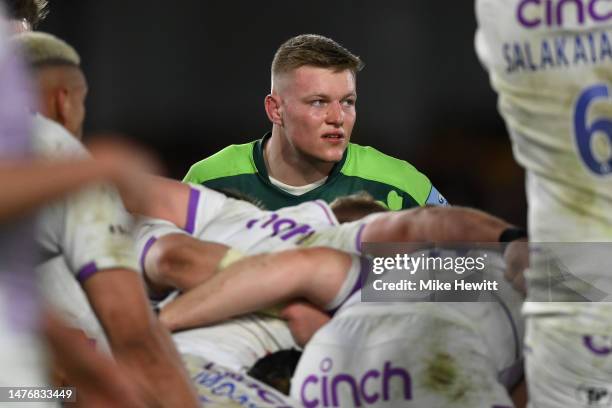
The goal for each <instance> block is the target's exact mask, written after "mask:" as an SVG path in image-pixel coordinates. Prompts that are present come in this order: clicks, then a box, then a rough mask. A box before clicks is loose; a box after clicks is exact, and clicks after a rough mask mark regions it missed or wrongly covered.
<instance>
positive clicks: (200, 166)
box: [183, 141, 257, 183]
mask: <svg viewBox="0 0 612 408" xmlns="http://www.w3.org/2000/svg"><path fill="white" fill-rule="evenodd" d="M255 143H257V141H253V142H249V143H243V144H234V145H230V146H227V147H225V148H223V149H222V150H220V151H218V152H217V153H215V154H213V155H212V156H209V157H207V158H205V159H203V160H200V161H199V162H197V163H195V164H193V165H192V166H191V168H190V169H189V171H188V172H187V175H186V176H185V178H184V179H183V181H185V182H191V183H203V182H205V181H208V180H214V179H218V178H222V177H229V176H237V175H240V174H251V173H256V171H257V169H256V167H255V162H254V158H253V148H254V146H255Z"/></svg>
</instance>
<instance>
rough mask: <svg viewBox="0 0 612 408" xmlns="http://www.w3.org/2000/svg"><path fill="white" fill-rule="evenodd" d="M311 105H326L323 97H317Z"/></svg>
mask: <svg viewBox="0 0 612 408" xmlns="http://www.w3.org/2000/svg"><path fill="white" fill-rule="evenodd" d="M310 105H312V106H314V107H320V106H325V100H323V99H315V100H313V101H310Z"/></svg>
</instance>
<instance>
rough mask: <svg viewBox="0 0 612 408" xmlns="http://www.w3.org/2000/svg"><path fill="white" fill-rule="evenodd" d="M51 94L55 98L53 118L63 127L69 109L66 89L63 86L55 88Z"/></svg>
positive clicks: (69, 104) (66, 120)
mask: <svg viewBox="0 0 612 408" xmlns="http://www.w3.org/2000/svg"><path fill="white" fill-rule="evenodd" d="M53 96H54V100H55V120H56V121H57V122H59V123H60V124H61V125H62V126H64V127H65V126H66V124H67V122H68V118H69V117H70V116H69V115H70V110H71V103H70V98H69V95H68V90H67V89H66V88H63V87H60V88H57V89H56V90H55V92H54V95H53Z"/></svg>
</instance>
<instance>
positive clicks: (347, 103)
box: [280, 66, 357, 163]
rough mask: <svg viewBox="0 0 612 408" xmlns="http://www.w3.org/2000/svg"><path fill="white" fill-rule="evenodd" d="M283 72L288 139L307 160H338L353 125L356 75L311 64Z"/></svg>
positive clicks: (282, 103) (283, 121)
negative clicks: (284, 74)
mask: <svg viewBox="0 0 612 408" xmlns="http://www.w3.org/2000/svg"><path fill="white" fill-rule="evenodd" d="M286 75H287V77H286V78H285V79H284V80H285V81H284V84H283V85H284V86H283V88H282V89H283V90H282V91H281V93H280V96H281V101H282V102H281V115H282V123H283V129H284V133H285V137H286V138H287V141H288V142H289V144H290V145H291V146H292V147H293V149H295V150H296V151H297V152H299V153H301V154H302V155H304V156H306V157H308V158H310V159H315V160H317V161H323V162H327V163H329V162H338V161H340V160H341V159H342V155H343V154H344V150H345V149H346V147H347V144H348V142H349V140H350V138H351V132H352V131H353V125H354V124H355V118H356V111H355V101H356V99H357V93H356V88H355V76H354V75H353V73H352V72H351V71H350V70H348V69H347V70H344V71H338V72H336V71H334V70H331V69H328V68H319V67H313V66H302V67H300V68H298V69H296V70H295V71H293V72H290V73H288V74H286Z"/></svg>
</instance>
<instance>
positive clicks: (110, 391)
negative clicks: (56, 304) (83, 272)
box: [43, 311, 148, 408]
mask: <svg viewBox="0 0 612 408" xmlns="http://www.w3.org/2000/svg"><path fill="white" fill-rule="evenodd" d="M43 333H44V335H45V338H46V340H47V343H48V345H49V349H50V351H51V353H52V356H53V360H54V362H53V363H54V368H56V369H57V370H58V371H59V372H61V374H62V379H63V380H64V381H63V382H62V383H60V384H55V385H56V386H73V387H76V389H77V390H78V394H79V395H78V403H79V406H83V407H107V406H112V407H125V408H131V407H142V408H144V407H146V406H148V405H147V404H146V403H145V399H146V398H145V396H143V395H140V394H139V390H138V389H137V387H136V386H135V384H134V383H133V382H132V381H131V379H130V378H129V377H128V376H127V375H126V374H125V372H124V371H123V370H121V369H120V367H119V366H118V365H117V364H116V363H115V362H114V361H113V360H112V359H110V358H109V357H108V356H106V355H103V354H101V353H100V352H98V351H97V350H96V348H95V347H94V346H92V344H91V343H90V342H89V341H88V339H87V338H86V337H85V335H84V334H83V332H82V331H80V330H77V329H73V328H71V327H68V326H66V325H65V324H64V323H63V322H62V321H61V320H60V319H59V318H57V317H56V316H55V315H54V314H52V313H51V312H49V311H47V313H45V315H44V317H43Z"/></svg>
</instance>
